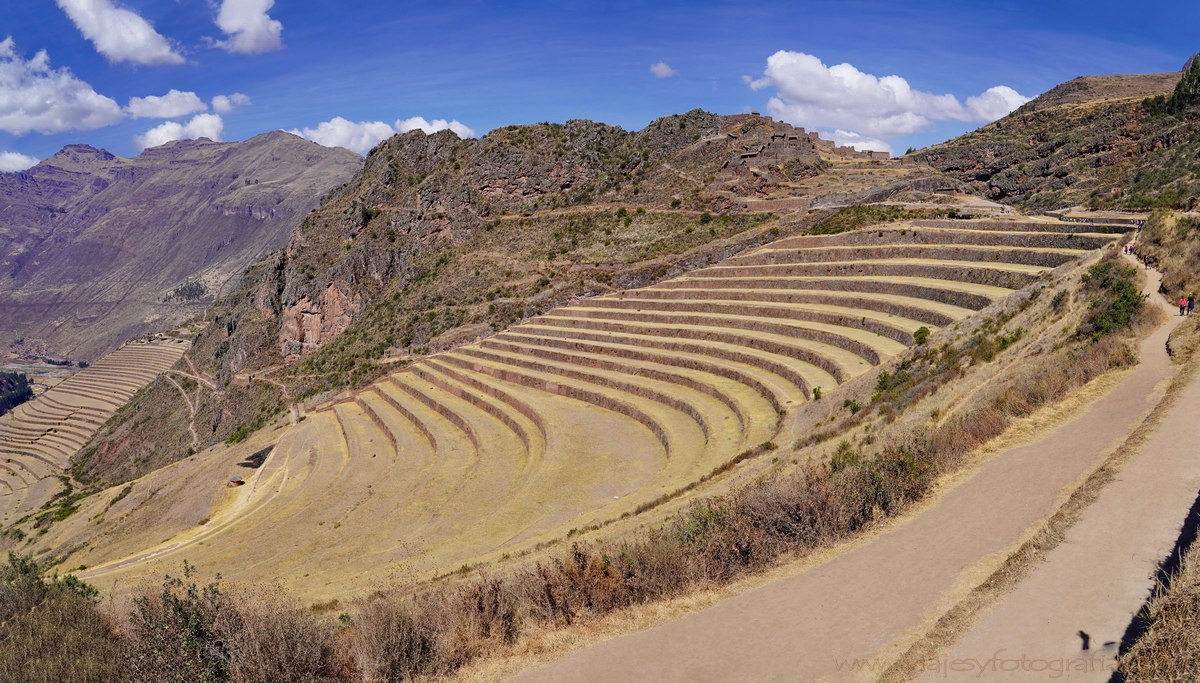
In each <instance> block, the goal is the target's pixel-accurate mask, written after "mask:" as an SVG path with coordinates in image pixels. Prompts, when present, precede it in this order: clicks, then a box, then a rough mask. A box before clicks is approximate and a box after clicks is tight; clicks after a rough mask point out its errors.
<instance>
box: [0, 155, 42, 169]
mask: <svg viewBox="0 0 1200 683" xmlns="http://www.w3.org/2000/svg"><path fill="white" fill-rule="evenodd" d="M37 162H38V159H37V157H31V156H29V155H28V154H21V153H20V152H0V173H12V172H13V171H24V170H25V169H27V168H30V167H32V166H33V165H35V164H37Z"/></svg>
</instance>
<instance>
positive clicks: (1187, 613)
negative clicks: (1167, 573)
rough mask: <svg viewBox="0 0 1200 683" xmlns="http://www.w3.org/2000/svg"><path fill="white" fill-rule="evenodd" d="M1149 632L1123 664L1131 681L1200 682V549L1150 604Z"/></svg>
mask: <svg viewBox="0 0 1200 683" xmlns="http://www.w3.org/2000/svg"><path fill="white" fill-rule="evenodd" d="M1144 617H1145V618H1146V621H1147V628H1146V630H1145V632H1144V633H1143V634H1142V635H1141V637H1140V638H1138V639H1137V640H1136V641H1134V643H1133V645H1132V646H1131V647H1130V648H1129V650H1128V651H1126V652H1125V653H1124V654H1123V655H1121V658H1120V660H1119V664H1120V672H1121V674H1123V675H1124V676H1125V680H1127V681H1195V680H1200V628H1197V624H1200V546H1195V545H1193V547H1192V549H1191V550H1189V551H1188V553H1187V555H1186V556H1185V559H1184V562H1183V564H1182V566H1181V567H1180V570H1179V572H1178V573H1177V574H1176V575H1175V576H1174V577H1173V578H1172V580H1171V583H1170V585H1169V587H1168V588H1167V589H1166V590H1165V591H1161V592H1160V594H1159V595H1158V596H1157V597H1156V598H1155V599H1154V600H1152V601H1151V602H1150V605H1149V609H1148V610H1147V612H1146V614H1145V615H1144Z"/></svg>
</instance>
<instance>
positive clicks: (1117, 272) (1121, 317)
mask: <svg viewBox="0 0 1200 683" xmlns="http://www.w3.org/2000/svg"><path fill="white" fill-rule="evenodd" d="M1082 281H1083V285H1084V292H1085V293H1086V295H1087V296H1088V307H1089V308H1090V309H1091V312H1090V313H1089V314H1088V316H1087V318H1086V319H1085V320H1084V322H1083V323H1082V324H1081V325H1080V326H1079V330H1078V334H1079V335H1080V336H1086V337H1091V338H1092V340H1097V339H1100V338H1101V337H1104V336H1106V335H1109V334H1112V333H1113V332H1117V331H1118V330H1122V329H1125V328H1127V327H1129V325H1130V324H1131V323H1132V322H1133V318H1134V316H1135V315H1137V313H1138V311H1140V310H1141V308H1142V304H1143V303H1145V301H1146V296H1145V295H1144V294H1142V292H1141V290H1139V289H1138V286H1137V269H1136V268H1133V267H1132V266H1126V265H1123V264H1121V263H1118V262H1117V260H1116V258H1115V257H1112V258H1108V259H1105V260H1103V261H1101V262H1099V263H1097V264H1095V265H1094V266H1092V267H1091V268H1088V271H1087V273H1085V274H1084V275H1083V280H1082Z"/></svg>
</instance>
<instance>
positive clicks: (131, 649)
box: [126, 563, 233, 683]
mask: <svg viewBox="0 0 1200 683" xmlns="http://www.w3.org/2000/svg"><path fill="white" fill-rule="evenodd" d="M193 574H194V570H193V568H192V567H191V566H189V565H188V564H187V563H184V571H183V576H182V577H173V576H167V577H165V578H164V580H163V586H162V590H161V592H159V593H157V594H150V595H142V596H139V597H138V598H136V599H135V600H134V608H133V614H132V615H130V620H131V632H130V634H129V638H128V641H127V655H126V656H127V658H128V659H129V663H130V674H131V676H132V678H133V680H134V681H138V682H143V681H144V682H145V683H151V682H156V683H157V682H162V683H215V682H217V681H225V680H228V677H229V651H228V647H227V644H226V643H225V642H224V641H223V640H222V638H221V636H220V633H219V631H218V624H228V622H229V620H230V619H232V618H233V615H232V614H231V612H232V610H233V607H232V605H231V604H230V603H229V600H228V598H227V597H226V596H225V594H223V593H222V592H221V591H220V589H219V587H218V586H217V585H216V584H215V583H214V584H209V585H207V586H204V587H203V588H201V587H199V586H198V585H197V584H196V583H195V581H193V580H192V578H193Z"/></svg>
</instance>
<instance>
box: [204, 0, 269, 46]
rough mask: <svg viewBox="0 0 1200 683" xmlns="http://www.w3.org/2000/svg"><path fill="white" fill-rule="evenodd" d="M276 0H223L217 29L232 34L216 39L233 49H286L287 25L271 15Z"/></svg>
mask: <svg viewBox="0 0 1200 683" xmlns="http://www.w3.org/2000/svg"><path fill="white" fill-rule="evenodd" d="M274 4H275V0H222V2H221V9H220V10H218V12H217V28H219V29H221V30H222V31H224V32H225V35H227V36H229V39H228V40H219V41H217V42H216V45H217V47H220V48H222V49H224V50H227V51H229V52H236V53H241V54H254V53H257V52H271V51H273V50H281V49H283V40H282V39H281V38H280V37H279V36H280V34H281V33H283V24H282V23H281V22H279V21H276V20H275V19H272V18H271V17H269V16H267V10H269V9H271V7H272V6H273V5H274Z"/></svg>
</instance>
